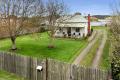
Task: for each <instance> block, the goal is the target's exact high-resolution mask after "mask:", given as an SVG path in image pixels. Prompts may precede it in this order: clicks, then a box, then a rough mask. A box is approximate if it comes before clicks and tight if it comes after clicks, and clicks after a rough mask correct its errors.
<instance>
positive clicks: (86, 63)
mask: <svg viewBox="0 0 120 80" xmlns="http://www.w3.org/2000/svg"><path fill="white" fill-rule="evenodd" d="M100 43H101V39H100V38H98V39H97V41H96V42H95V44H94V45H93V47H92V49H91V50H90V51H89V53H88V54H87V55H86V56H85V58H84V59H83V60H82V61H81V62H80V65H84V66H86V67H90V66H91V65H92V62H93V59H94V57H95V55H96V52H97V50H98V47H99V45H100Z"/></svg>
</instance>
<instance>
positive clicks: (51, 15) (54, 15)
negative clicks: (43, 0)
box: [46, 0, 66, 48]
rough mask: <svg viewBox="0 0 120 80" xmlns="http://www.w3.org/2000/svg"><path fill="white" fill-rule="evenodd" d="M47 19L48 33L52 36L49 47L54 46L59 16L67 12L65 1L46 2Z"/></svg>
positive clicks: (49, 0) (51, 0) (52, 0)
mask: <svg viewBox="0 0 120 80" xmlns="http://www.w3.org/2000/svg"><path fill="white" fill-rule="evenodd" d="M46 12H47V21H48V35H49V37H50V42H49V43H50V44H49V46H48V47H49V48H54V44H53V41H54V34H55V32H56V29H57V27H58V26H59V25H58V24H57V25H56V21H57V19H58V18H60V17H61V16H63V15H65V14H66V6H65V5H64V2H63V1H60V0H48V2H47V4H46Z"/></svg>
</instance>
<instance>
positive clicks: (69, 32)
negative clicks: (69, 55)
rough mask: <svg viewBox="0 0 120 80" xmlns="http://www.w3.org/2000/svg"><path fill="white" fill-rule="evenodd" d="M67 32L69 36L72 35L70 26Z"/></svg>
mask: <svg viewBox="0 0 120 80" xmlns="http://www.w3.org/2000/svg"><path fill="white" fill-rule="evenodd" d="M67 33H68V37H70V36H71V28H70V27H69V28H68V29H67Z"/></svg>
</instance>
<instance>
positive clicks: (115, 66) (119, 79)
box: [110, 2, 120, 80]
mask: <svg viewBox="0 0 120 80" xmlns="http://www.w3.org/2000/svg"><path fill="white" fill-rule="evenodd" d="M118 3H119V2H118ZM117 6H118V7H116V5H115V7H113V17H112V22H111V25H110V32H111V43H112V59H111V68H112V77H113V79H114V80H120V5H117Z"/></svg>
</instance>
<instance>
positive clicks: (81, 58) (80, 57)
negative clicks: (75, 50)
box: [73, 30, 101, 65]
mask: <svg viewBox="0 0 120 80" xmlns="http://www.w3.org/2000/svg"><path fill="white" fill-rule="evenodd" d="M100 32H101V31H100V30H98V31H97V34H96V37H95V38H94V39H93V40H92V41H91V42H89V44H88V46H87V47H86V48H85V49H84V50H83V51H82V52H81V53H80V55H79V56H78V57H77V58H76V59H75V60H74V62H73V64H75V65H79V64H80V62H81V60H83V59H84V57H85V56H86V55H87V53H88V52H89V51H90V49H92V46H93V45H94V44H95V42H96V41H97V39H98V38H99V36H100Z"/></svg>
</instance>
